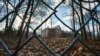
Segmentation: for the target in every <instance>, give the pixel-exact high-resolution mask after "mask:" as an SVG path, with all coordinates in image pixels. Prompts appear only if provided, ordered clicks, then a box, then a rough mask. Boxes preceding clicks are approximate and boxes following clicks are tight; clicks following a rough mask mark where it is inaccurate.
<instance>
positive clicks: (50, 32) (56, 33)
mask: <svg viewBox="0 0 100 56" xmlns="http://www.w3.org/2000/svg"><path fill="white" fill-rule="evenodd" d="M68 35H69V34H67V33H66V32H64V31H63V30H61V28H60V26H56V27H54V28H46V29H44V30H42V37H66V36H68Z"/></svg>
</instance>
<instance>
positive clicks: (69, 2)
mask: <svg viewBox="0 0 100 56" xmlns="http://www.w3.org/2000/svg"><path fill="white" fill-rule="evenodd" d="M58 1H60V0H58ZM56 2H57V1H56ZM53 4H54V3H53V2H50V4H49V3H48V1H47V0H0V15H1V16H0V25H1V28H2V27H3V26H4V29H3V30H1V32H0V48H2V49H3V50H4V53H6V55H7V56H17V55H18V53H19V52H21V50H22V49H23V48H24V47H25V46H26V45H27V44H28V43H29V42H31V41H32V39H35V40H33V41H36V42H38V43H39V44H40V45H42V47H40V48H39V49H41V48H44V50H46V51H47V54H48V53H49V54H50V55H49V54H48V55H45V54H41V55H37V56H43V55H44V56H69V55H68V53H69V52H70V51H71V49H72V48H73V47H74V46H75V45H76V44H77V45H82V46H84V48H86V49H87V50H89V52H90V53H92V54H93V55H94V56H100V54H99V53H100V50H98V51H97V49H96V46H94V47H90V45H89V44H90V42H89V41H93V40H95V41H99V40H100V17H99V13H100V1H99V0H61V1H60V2H59V3H58V4H57V5H55V6H52V5H53ZM63 4H66V7H67V8H70V17H71V18H70V20H71V22H70V24H71V26H69V25H68V23H69V22H68V21H64V19H62V18H61V17H60V15H58V14H57V12H59V11H58V8H60V6H62V5H63ZM60 9H61V8H60ZM66 10H67V9H66ZM66 10H63V11H66ZM63 11H62V12H63ZM67 13H68V12H67ZM45 15H47V16H45ZM35 18H36V19H35ZM41 18H43V19H41ZM54 18H56V20H55V21H54ZM16 19H18V20H20V24H18V22H19V21H17V22H16ZM38 19H40V20H41V22H39V24H37V23H34V22H36V21H38ZM32 20H33V21H34V22H32ZM48 20H51V28H52V26H53V23H52V21H54V22H55V23H56V22H57V21H59V22H60V23H61V24H62V25H64V26H65V28H63V27H62V28H63V29H69V30H70V32H71V35H73V36H71V35H70V38H73V40H72V41H70V43H69V44H68V46H66V45H65V44H63V43H62V45H61V46H60V48H61V47H62V46H63V45H65V47H64V49H63V51H61V52H60V53H58V54H56V53H55V52H54V51H53V50H52V49H51V48H50V47H49V46H48V45H46V41H45V40H44V39H45V38H49V36H48V35H47V36H46V35H45V34H47V33H46V31H44V32H42V28H43V25H45V29H48V27H47V26H46V22H47V21H48ZM2 25H3V26H2ZM16 25H18V26H16ZM47 25H48V24H47ZM14 27H15V28H16V29H17V30H16V29H14ZM49 29H50V28H49ZM57 29H59V26H58V28H57ZM57 29H56V30H57ZM30 31H31V32H32V33H30ZM58 31H59V30H58ZM51 32H52V33H50V34H49V35H50V36H51V37H50V38H49V40H47V41H50V40H52V39H54V37H53V36H54V35H56V34H57V37H59V36H60V34H59V33H58V32H56V34H54V32H55V31H51ZM70 32H69V34H70ZM43 34H44V35H43ZM64 34H65V33H62V34H61V35H63V36H64ZM65 35H66V37H65V39H67V37H68V33H66V34H65ZM8 36H9V37H8ZM10 37H12V38H10ZM61 37H62V36H61ZM5 38H6V39H5ZM43 38H44V39H43ZM65 39H64V40H65ZM9 40H10V41H12V42H13V43H14V44H13V43H10V44H11V45H9V44H8V42H9ZM55 40H56V39H55ZM55 40H54V41H55ZM7 41H8V42H7ZM67 41H68V40H67ZM58 42H60V41H58ZM65 43H67V42H65ZM35 44H36V43H31V45H32V50H34V46H35ZM39 44H38V45H39ZM31 45H30V46H31ZM38 45H37V46H38ZM55 45H56V44H55ZM12 46H14V50H13V49H12ZM37 46H36V47H37ZM92 46H93V44H92ZM9 47H10V49H9ZM28 47H29V46H28ZM99 47H100V46H99ZM79 48H80V47H79ZM11 49H12V50H11ZM81 49H83V47H81V48H80V50H81ZM0 50H1V49H0ZM44 50H42V51H44ZM77 52H78V51H77ZM77 54H78V53H77ZM33 55H34V54H33ZM70 56H71V55H70ZM73 56H77V55H76V53H75V52H74V53H73ZM78 56H80V55H78Z"/></svg>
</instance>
